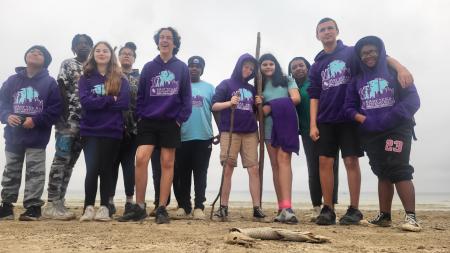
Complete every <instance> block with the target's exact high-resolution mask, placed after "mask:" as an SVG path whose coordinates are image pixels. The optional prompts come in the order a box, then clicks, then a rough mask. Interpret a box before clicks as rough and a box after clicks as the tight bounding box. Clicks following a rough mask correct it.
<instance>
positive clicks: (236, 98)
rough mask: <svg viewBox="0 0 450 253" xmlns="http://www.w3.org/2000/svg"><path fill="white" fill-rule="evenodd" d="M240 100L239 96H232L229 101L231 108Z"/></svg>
mask: <svg viewBox="0 0 450 253" xmlns="http://www.w3.org/2000/svg"><path fill="white" fill-rule="evenodd" d="M240 99H241V98H240V96H232V97H231V100H230V102H231V106H236V105H237V104H239V100H240Z"/></svg>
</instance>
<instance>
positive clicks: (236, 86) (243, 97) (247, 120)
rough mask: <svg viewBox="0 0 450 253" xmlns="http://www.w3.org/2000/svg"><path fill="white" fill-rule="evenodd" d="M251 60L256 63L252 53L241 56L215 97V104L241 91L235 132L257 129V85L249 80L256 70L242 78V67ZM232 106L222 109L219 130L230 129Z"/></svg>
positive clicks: (235, 117)
mask: <svg viewBox="0 0 450 253" xmlns="http://www.w3.org/2000/svg"><path fill="white" fill-rule="evenodd" d="M247 61H250V62H253V63H254V64H255V66H257V65H256V59H255V58H254V57H253V56H251V55H250V54H244V55H242V56H241V57H239V60H238V62H237V63H236V66H235V68H234V71H233V74H232V75H231V78H230V79H226V80H224V81H222V82H221V83H220V84H219V85H218V86H217V87H216V92H215V94H214V97H213V104H214V103H216V102H226V101H230V99H231V97H233V96H234V95H236V94H237V93H238V92H239V96H240V100H239V103H238V105H237V106H236V110H235V112H234V125H233V127H234V130H233V131H234V132H236V133H252V132H254V131H256V130H257V125H256V117H255V107H254V103H255V94H256V91H255V87H253V86H252V85H250V84H249V83H248V81H250V80H251V79H252V78H254V77H255V71H253V73H252V74H251V75H250V76H248V77H247V78H245V80H244V79H243V78H242V68H243V66H244V63H245V62H247ZM230 124H231V108H227V109H224V110H222V111H220V123H219V130H220V131H221V132H228V131H230Z"/></svg>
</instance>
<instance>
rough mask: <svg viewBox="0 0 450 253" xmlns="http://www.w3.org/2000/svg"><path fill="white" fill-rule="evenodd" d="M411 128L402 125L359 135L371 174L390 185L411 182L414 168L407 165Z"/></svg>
mask: <svg viewBox="0 0 450 253" xmlns="http://www.w3.org/2000/svg"><path fill="white" fill-rule="evenodd" d="M412 133H413V127H412V126H411V125H410V124H408V125H402V126H399V127H396V128H394V129H391V130H388V131H385V132H380V133H370V134H368V133H364V134H361V141H362V144H363V148H364V150H365V151H366V153H367V156H368V157H369V164H370V167H371V168H372V171H373V173H374V174H375V175H376V176H377V177H378V178H379V179H388V180H390V181H391V182H392V183H396V182H400V181H404V180H411V179H412V178H413V177H412V174H413V173H414V168H413V167H412V166H411V165H410V164H409V155H410V153H411V139H412Z"/></svg>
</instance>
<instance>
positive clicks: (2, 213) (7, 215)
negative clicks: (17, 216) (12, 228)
mask: <svg viewBox="0 0 450 253" xmlns="http://www.w3.org/2000/svg"><path fill="white" fill-rule="evenodd" d="M13 208H14V206H13V205H12V204H11V203H7V202H3V203H2V205H1V206H0V220H14V212H13Z"/></svg>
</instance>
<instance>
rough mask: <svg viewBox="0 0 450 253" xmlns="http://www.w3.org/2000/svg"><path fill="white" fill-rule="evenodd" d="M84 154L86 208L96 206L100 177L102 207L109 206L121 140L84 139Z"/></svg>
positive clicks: (89, 137) (104, 138)
mask: <svg viewBox="0 0 450 253" xmlns="http://www.w3.org/2000/svg"><path fill="white" fill-rule="evenodd" d="M82 143H83V153H84V160H85V163H86V178H85V180H84V193H85V198H84V207H86V206H89V205H94V204H95V197H96V195H97V184H98V178H99V177H100V205H103V206H108V200H109V196H110V195H111V188H112V181H113V169H114V163H115V161H116V159H117V155H118V152H119V148H120V140H119V139H113V138H108V137H93V136H88V137H83V139H82Z"/></svg>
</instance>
